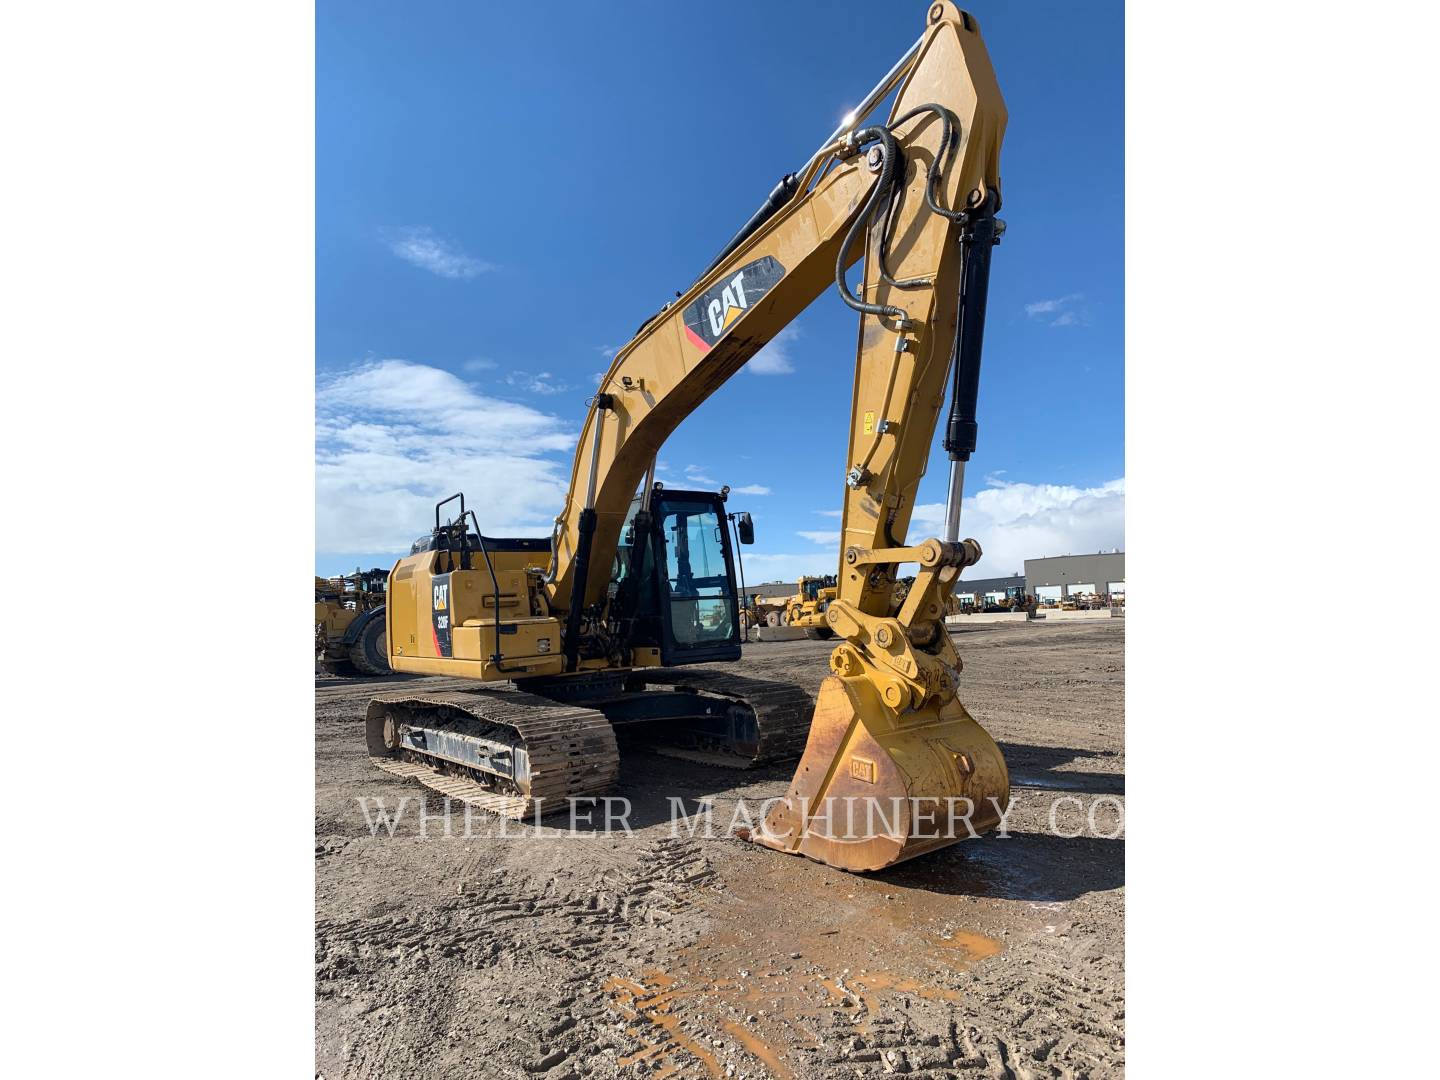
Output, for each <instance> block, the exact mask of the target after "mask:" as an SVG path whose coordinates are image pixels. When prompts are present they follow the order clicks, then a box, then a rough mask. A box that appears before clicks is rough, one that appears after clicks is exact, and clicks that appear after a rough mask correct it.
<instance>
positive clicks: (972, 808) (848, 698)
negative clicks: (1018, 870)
mask: <svg viewBox="0 0 1440 1080" xmlns="http://www.w3.org/2000/svg"><path fill="white" fill-rule="evenodd" d="M1009 802H1010V774H1009V772H1008V770H1007V769H1006V768H1005V759H1004V758H1003V757H1002V756H1001V753H1000V748H999V747H997V746H996V745H995V740H993V739H992V738H991V737H990V735H989V734H988V733H987V732H986V731H985V729H984V728H982V727H981V726H980V725H979V724H978V723H976V722H975V718H974V717H972V716H971V715H970V714H969V713H968V712H966V711H965V708H964V706H963V705H961V704H960V703H959V701H956V700H954V699H951V700H950V701H949V702H948V703H947V704H945V705H943V706H939V707H930V708H921V709H915V710H909V711H906V712H903V713H896V712H895V711H894V710H893V709H890V708H888V707H886V706H885V705H884V704H883V703H882V701H881V699H880V695H879V694H878V693H877V691H876V690H875V687H874V685H873V684H872V683H871V682H870V681H869V680H868V679H865V678H863V677H857V678H846V677H841V676H837V675H831V676H828V677H827V678H826V679H825V681H824V682H823V683H821V685H820V696H819V699H818V700H817V702H816V704H815V716H814V720H813V721H812V723H811V725H810V738H809V740H808V741H807V743H806V744H805V753H804V755H803V756H802V757H801V759H800V765H799V767H798V768H797V769H796V772H795V777H794V779H793V780H791V782H790V790H789V792H788V794H787V795H786V797H785V799H784V800H783V801H782V802H780V803H777V804H776V805H775V806H774V807H773V808H772V809H771V810H770V812H769V813H768V814H767V815H766V817H765V820H764V823H763V825H762V826H761V828H760V829H759V830H758V831H756V832H754V833H752V835H751V839H752V840H754V841H755V842H756V843H759V844H763V845H764V846H765V847H769V848H774V849H775V850H777V851H784V852H789V853H792V854H799V855H805V856H808V857H809V858H812V859H816V860H818V861H820V862H823V863H827V864H829V865H830V866H834V867H838V868H839V869H842V870H880V869H883V868H884V867H887V866H893V865H894V864H896V863H899V862H904V861H905V860H906V859H913V858H914V857H915V856H916V855H923V854H924V853H925V852H927V851H934V850H935V849H936V848H941V847H945V846H947V845H949V844H953V843H956V842H957V841H959V840H964V839H967V838H971V837H978V836H979V835H981V834H982V833H984V832H986V831H988V830H989V829H992V828H994V827H995V826H996V825H997V824H998V823H999V822H1000V820H1001V819H1002V818H1003V816H1004V814H1005V810H1006V808H1007V807H1008V805H1009Z"/></svg>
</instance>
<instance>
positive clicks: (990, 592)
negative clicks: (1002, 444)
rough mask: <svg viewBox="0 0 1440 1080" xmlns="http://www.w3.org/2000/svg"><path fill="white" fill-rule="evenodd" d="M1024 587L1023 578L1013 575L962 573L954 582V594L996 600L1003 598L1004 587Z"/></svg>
mask: <svg viewBox="0 0 1440 1080" xmlns="http://www.w3.org/2000/svg"><path fill="white" fill-rule="evenodd" d="M1016 588H1018V589H1024V588H1025V578H1024V577H1023V576H1019V575H1015V576H1011V577H992V578H973V579H972V578H966V577H964V576H963V575H962V576H961V578H960V580H959V581H957V582H956V583H955V595H956V596H974V597H975V598H976V599H977V600H984V599H985V598H987V597H993V598H994V599H997V600H1003V599H1004V598H1005V595H1006V593H1005V590H1006V589H1016Z"/></svg>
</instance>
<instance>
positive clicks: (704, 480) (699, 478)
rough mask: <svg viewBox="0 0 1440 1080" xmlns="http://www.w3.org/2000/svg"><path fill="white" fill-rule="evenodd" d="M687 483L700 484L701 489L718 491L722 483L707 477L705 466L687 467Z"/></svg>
mask: <svg viewBox="0 0 1440 1080" xmlns="http://www.w3.org/2000/svg"><path fill="white" fill-rule="evenodd" d="M685 482H686V483H687V484H699V485H700V486H701V487H706V488H714V489H715V490H717V491H718V490H719V489H720V481H719V480H714V479H711V478H710V477H709V476H706V475H705V466H703V465H686V466H685Z"/></svg>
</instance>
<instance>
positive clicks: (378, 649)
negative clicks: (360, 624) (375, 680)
mask: <svg viewBox="0 0 1440 1080" xmlns="http://www.w3.org/2000/svg"><path fill="white" fill-rule="evenodd" d="M386 645H387V642H386V640H385V619H384V617H383V616H377V617H376V618H374V619H371V620H370V621H369V622H368V623H366V624H365V627H364V629H362V630H361V631H360V636H359V637H358V638H356V639H355V644H354V645H351V646H350V663H352V664H354V665H355V670H356V671H358V672H360V674H362V675H389V674H390V657H389V650H388V649H387V648H386Z"/></svg>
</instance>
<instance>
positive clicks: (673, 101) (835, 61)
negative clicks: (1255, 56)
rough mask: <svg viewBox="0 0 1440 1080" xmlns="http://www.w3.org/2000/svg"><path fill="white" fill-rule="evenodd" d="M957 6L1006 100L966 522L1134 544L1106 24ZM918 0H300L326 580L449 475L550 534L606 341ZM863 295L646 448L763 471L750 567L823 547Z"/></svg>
mask: <svg viewBox="0 0 1440 1080" xmlns="http://www.w3.org/2000/svg"><path fill="white" fill-rule="evenodd" d="M968 10H970V11H971V12H972V13H973V14H974V15H975V16H976V17H977V18H978V20H979V21H980V24H981V28H982V31H983V33H984V36H985V40H986V44H987V45H988V47H989V50H990V54H991V57H992V59H993V61H994V64H995V69H996V73H997V75H998V77H999V80H1000V86H1001V90H1002V91H1003V93H1004V95H1005V99H1006V104H1007V106H1008V108H1009V113H1010V122H1009V128H1008V131H1007V135H1006V139H1005V144H1004V149H1003V151H1002V156H1001V176H1002V183H1003V192H1004V199H1005V205H1004V209H1003V211H1002V215H1001V216H1002V217H1003V218H1004V219H1005V220H1006V222H1007V223H1008V227H1009V228H1008V232H1007V233H1006V236H1005V240H1004V243H1003V244H1002V245H1001V246H1000V247H999V248H998V249H997V251H996V253H995V258H994V264H993V269H992V276H991V295H990V312H989V321H988V323H987V327H986V341H985V360H984V369H983V376H982V381H981V392H980V405H979V420H980V440H979V449H978V451H977V453H976V456H975V458H974V460H973V461H972V463H971V467H970V470H969V478H968V483H967V491H968V492H969V498H968V499H967V503H966V507H965V514H964V526H963V532H964V533H965V534H966V535H973V536H975V537H976V538H977V539H978V540H979V541H980V542H981V545H982V546H983V547H984V548H985V549H986V552H987V556H986V559H985V560H984V561H983V562H982V563H981V565H980V566H979V567H977V568H976V570H975V571H972V572H971V574H972V575H973V576H983V575H986V574H990V573H994V574H1002V573H1008V572H1011V571H1013V570H1018V569H1019V568H1020V563H1021V560H1023V559H1024V558H1025V557H1027V556H1029V557H1035V556H1043V555H1055V554H1065V553H1067V552H1078V551H1087V550H1088V551H1093V550H1097V549H1099V548H1111V547H1123V545H1124V400H1123V392H1124V310H1123V302H1124V270H1123V265H1124V263H1123V252H1124V231H1123V229H1124V149H1123V147H1124V143H1123V116H1124V108H1123V101H1124V87H1123V70H1124V69H1123V49H1124V44H1123V22H1124V20H1123V6H1122V5H1121V4H1118V3H1115V4H1107V3H1094V4H1085V5H1079V4H1071V3H1038V2H1034V3H1025V4H1013V3H975V4H972V5H970V6H969V7H968ZM925 11H926V5H925V4H924V3H913V4H911V3H903V2H901V3H888V4H883V5H877V4H874V3H832V4H827V5H823V6H821V7H818V8H817V7H815V6H813V5H799V4H771V3H760V2H749V0H731V2H729V3H727V4H725V5H723V7H719V8H717V7H715V6H713V5H685V4H669V3H665V4H662V3H614V4H589V3H586V4H581V3H575V4H565V3H552V4H545V5H522V4H511V5H501V4H493V3H491V4H480V3H452V4H438V3H424V4H410V5H394V4H381V3H378V2H354V0H347V2H345V3H339V2H336V0H321V2H320V3H319V5H318V8H317V57H316V82H317V124H316V130H317V148H316V152H317V160H316V177H317V181H316V183H317V191H316V259H317V261H316V363H317V405H316V407H317V418H316V422H317V463H316V470H317V471H316V489H317V491H316V502H317V505H316V520H317V537H316V541H317V543H316V547H317V552H316V568H317V572H320V573H327V574H328V573H336V572H339V571H341V570H346V569H353V568H354V567H356V566H357V565H359V566H366V567H368V566H371V565H381V566H388V565H390V563H391V562H393V560H394V558H395V557H396V556H397V555H398V554H402V553H403V550H408V543H409V541H410V540H411V539H413V538H414V537H416V536H419V535H421V534H422V533H424V532H425V531H426V530H427V528H428V526H429V521H430V519H431V517H432V515H433V512H432V510H431V507H433V504H434V502H435V501H436V500H437V499H438V498H442V497H444V496H446V495H449V494H450V493H451V492H453V491H457V490H464V491H465V492H466V493H467V496H468V497H469V499H470V502H471V505H473V506H475V507H476V508H477V510H478V511H479V513H480V518H481V521H482V523H483V525H484V527H485V529H486V531H487V532H488V533H493V534H496V535H505V534H507V533H511V534H525V535H542V534H544V533H546V532H547V524H548V522H549V520H550V519H551V518H552V517H553V515H554V514H555V513H556V512H558V510H559V508H560V504H561V501H562V499H563V495H564V484H565V482H566V480H567V479H568V474H569V466H570V457H571V449H572V448H573V445H574V439H575V436H576V434H577V433H578V431H579V427H580V424H581V422H582V420H583V418H584V413H585V399H586V398H587V397H588V396H589V395H590V394H591V393H592V392H593V389H594V386H595V382H596V379H597V377H598V376H599V375H600V374H601V373H603V372H604V370H605V368H606V367H607V366H608V363H609V360H608V351H613V350H614V349H615V348H616V347H618V346H620V345H622V344H623V343H624V342H625V341H626V340H628V338H629V336H630V334H631V333H632V332H633V331H634V330H635V328H636V326H637V325H638V324H639V323H640V322H641V321H642V320H643V319H644V318H645V317H647V316H648V315H649V314H651V313H652V312H653V311H654V310H656V309H657V308H658V307H659V306H660V305H661V304H662V303H663V302H664V301H665V300H666V299H667V298H669V297H670V296H671V295H673V293H674V291H675V290H676V289H682V288H685V287H686V286H688V285H689V283H690V282H691V281H692V280H693V279H694V277H695V275H696V274H697V273H698V272H699V270H700V269H701V268H703V267H704V265H705V264H706V263H707V262H709V261H710V259H711V257H712V256H713V255H714V254H715V252H716V251H717V250H718V249H719V248H720V247H721V246H722V245H723V243H724V242H725V240H726V239H728V237H729V236H730V235H731V234H732V233H733V232H734V231H735V229H736V228H737V227H738V226H739V225H740V224H741V223H743V222H744V220H745V219H746V218H747V217H748V216H749V215H750V213H751V212H752V211H753V210H754V209H755V207H756V206H757V205H758V204H759V202H760V201H761V199H763V197H764V196H765V195H766V194H767V193H768V192H769V190H770V189H771V187H772V186H773V185H774V183H775V181H776V180H777V179H778V178H779V177H780V176H781V175H782V174H783V173H785V172H788V171H791V170H793V169H795V168H797V167H798V166H799V165H800V164H801V163H803V161H804V160H805V158H806V157H808V155H809V154H810V152H811V151H813V150H814V149H815V147H816V146H817V145H818V144H819V143H820V141H821V140H822V139H823V138H824V137H825V136H826V135H827V134H828V133H829V132H830V130H831V129H832V128H833V127H834V126H835V124H836V123H837V122H838V121H839V118H840V117H841V116H842V115H843V114H844V113H845V111H846V110H847V108H848V107H849V106H851V105H853V104H855V102H856V101H857V100H858V99H859V98H860V96H861V95H863V94H864V93H865V92H866V91H867V90H868V89H869V88H870V87H871V86H872V85H873V84H874V83H875V82H876V81H877V80H878V79H879V78H880V77H881V76H882V75H883V74H884V73H885V72H886V71H887V70H888V69H889V67H890V66H891V64H892V63H893V62H894V61H895V59H896V58H898V57H899V56H900V55H901V53H903V51H904V50H905V49H906V48H907V47H908V46H909V45H910V44H911V43H912V42H913V41H914V40H915V38H916V37H918V36H919V33H920V31H921V29H922V23H923V19H924V16H925ZM855 319H856V317H855V315H854V314H853V313H852V312H850V311H849V309H847V308H845V307H844V306H843V305H842V303H841V302H840V300H839V299H838V297H837V296H836V295H835V293H834V291H833V290H830V291H827V292H826V293H823V294H822V295H821V297H820V298H819V299H818V300H817V301H816V302H815V303H814V304H812V305H811V307H810V308H809V309H808V310H807V311H806V312H805V313H804V314H803V315H802V316H801V317H800V318H799V319H798V320H796V322H795V323H793V324H792V326H791V329H790V330H789V331H788V332H787V333H786V334H785V335H784V337H783V338H782V339H781V340H779V341H777V342H775V343H772V345H771V346H770V347H769V349H768V350H767V351H766V352H765V353H763V354H762V355H761V357H759V358H757V360H756V361H752V363H751V365H750V366H749V367H748V368H747V369H746V370H743V371H741V372H740V373H739V374H738V375H736V376H735V377H734V378H733V379H731V380H730V382H729V383H728V384H726V386H724V387H722V388H721V389H720V390H719V391H718V392H717V393H716V394H715V395H714V396H713V397H712V398H711V399H710V400H709V401H708V402H707V403H706V404H705V405H704V406H703V407H702V408H701V409H700V410H698V411H697V412H696V413H695V414H694V415H693V416H691V417H690V418H689V419H688V420H687V421H686V422H685V423H684V424H683V425H682V426H681V428H680V429H679V430H678V431H677V432H676V434H675V435H674V436H673V437H672V439H671V440H670V442H669V443H667V445H666V447H665V449H664V451H663V452H662V453H661V462H662V463H663V465H664V466H665V469H664V471H663V472H662V478H663V479H665V480H666V481H667V483H669V484H670V485H671V486H686V484H687V477H688V478H689V480H690V481H691V483H690V485H689V486H698V487H709V486H718V485H719V484H730V485H731V486H732V487H733V488H736V489H746V490H749V491H752V492H754V493H753V494H745V495H741V494H738V493H737V494H732V496H731V499H730V505H731V508H732V509H737V510H749V511H751V512H752V513H753V514H754V516H755V520H756V527H757V533H758V542H757V544H756V546H755V547H754V548H753V549H747V551H746V570H747V578H749V579H751V580H755V581H759V580H766V579H771V578H778V577H793V575H794V574H796V573H799V572H817V573H818V572H828V571H832V570H833V568H834V565H835V561H836V549H835V544H834V540H833V538H834V536H835V534H836V532H837V530H838V520H837V518H836V516H834V512H835V511H836V510H837V509H838V507H839V505H840V497H841V491H842V477H843V474H844V469H845V461H844V454H845V431H846V425H847V423H848V412H849V402H850V380H851V375H852V371H853V365H854V347H855ZM946 467H947V463H946V462H945V460H944V457H943V455H942V454H941V453H940V451H939V449H938V443H937V449H936V452H935V455H934V456H933V458H932V462H931V467H930V471H929V473H928V474H927V476H926V478H925V482H924V484H923V485H922V488H921V493H920V502H921V504H922V506H921V507H920V508H918V509H917V514H916V522H915V524H913V525H912V528H911V537H912V539H918V538H919V537H920V536H921V535H928V534H930V533H933V532H934V531H938V528H939V522H938V504H939V503H940V501H941V500H942V499H943V497H944V487H945V476H946ZM712 482H713V483H712ZM762 491H765V492H767V493H764V494H762V493H761V492H762ZM402 549H403V550H402Z"/></svg>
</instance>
